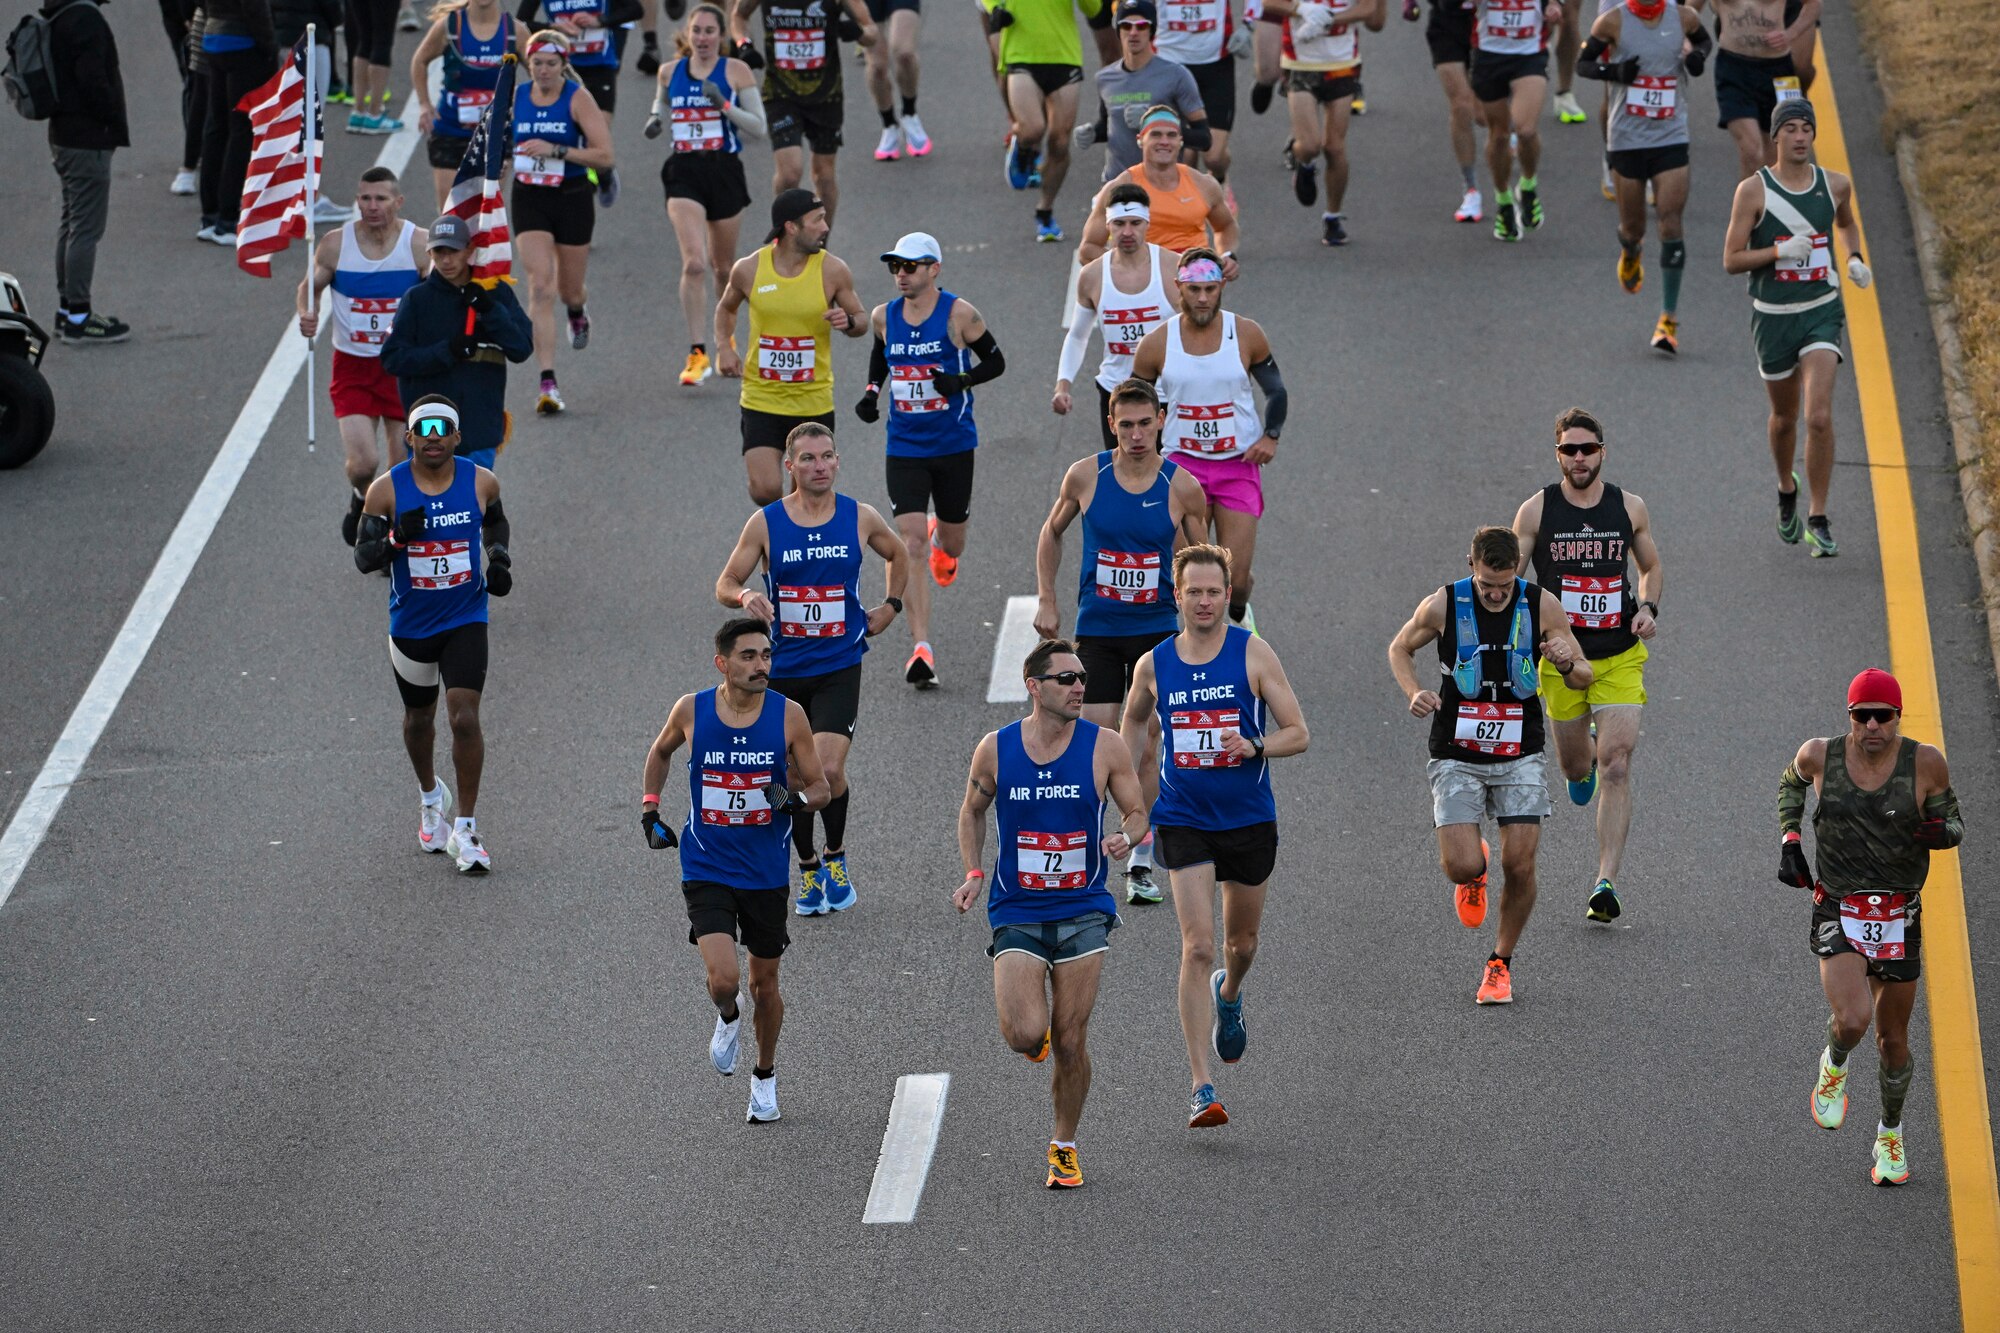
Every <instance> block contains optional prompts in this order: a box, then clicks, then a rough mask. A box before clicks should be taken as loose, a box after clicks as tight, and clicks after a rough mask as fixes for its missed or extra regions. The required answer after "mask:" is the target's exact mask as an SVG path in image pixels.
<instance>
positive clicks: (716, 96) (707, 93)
mask: <svg viewBox="0 0 2000 1333" xmlns="http://www.w3.org/2000/svg"><path fill="white" fill-rule="evenodd" d="M701 95H702V96H703V97H706V98H707V99H708V101H709V105H711V106H713V107H715V108H716V109H717V110H726V109H727V108H728V106H729V94H728V93H727V92H725V91H724V90H723V87H722V85H721V84H719V83H717V82H716V81H715V80H714V79H703V80H702V81H701Z"/></svg>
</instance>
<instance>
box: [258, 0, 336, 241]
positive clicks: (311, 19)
mask: <svg viewBox="0 0 2000 1333" xmlns="http://www.w3.org/2000/svg"><path fill="white" fill-rule="evenodd" d="M346 8H347V7H346V5H344V4H343V3H341V0H271V29H272V31H273V32H275V33H276V34H277V37H278V49H279V50H280V51H289V50H291V49H292V48H293V47H294V46H296V45H298V41H299V38H301V37H303V36H305V35H306V25H307V24H312V23H316V24H318V25H319V26H318V27H317V28H315V29H314V30H313V49H312V62H313V73H312V78H313V91H314V92H315V93H317V94H318V95H319V109H320V113H321V114H322V115H324V114H325V112H326V94H327V88H328V84H329V81H330V80H331V79H332V78H333V34H334V29H336V28H338V27H339V26H340V21H341V19H342V17H343V16H344V15H345V12H346ZM312 220H313V221H314V222H315V223H317V224H320V225H329V224H330V225H333V226H339V225H340V224H341V223H343V222H352V221H353V220H354V210H353V209H351V208H348V207H346V206H345V205H342V204H337V203H335V202H334V201H333V200H331V199H329V198H327V197H326V196H325V195H321V196H319V198H317V199H315V200H313V216H312Z"/></svg>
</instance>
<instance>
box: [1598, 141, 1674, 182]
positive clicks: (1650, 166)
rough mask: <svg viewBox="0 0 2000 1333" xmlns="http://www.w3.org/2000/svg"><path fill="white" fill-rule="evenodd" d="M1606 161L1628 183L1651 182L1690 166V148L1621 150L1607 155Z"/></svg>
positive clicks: (1666, 146)
mask: <svg viewBox="0 0 2000 1333" xmlns="http://www.w3.org/2000/svg"><path fill="white" fill-rule="evenodd" d="M1604 160H1605V162H1606V163H1608V164H1609V165H1610V167H1611V170H1612V171H1613V172H1614V173H1615V174H1617V175H1620V176H1623V177H1624V178H1625V179H1626V180H1628V181H1649V180H1651V179H1653V177H1655V176H1659V175H1663V174H1665V173H1666V172H1669V171H1672V170H1674V169H1675V168H1676V167H1684V166H1686V165H1687V164H1688V146H1687V145H1686V144H1684V143H1670V144H1660V145H1658V146H1656V147H1652V148H1620V149H1618V150H1617V151H1615V152H1610V153H1606V154H1605V155H1604Z"/></svg>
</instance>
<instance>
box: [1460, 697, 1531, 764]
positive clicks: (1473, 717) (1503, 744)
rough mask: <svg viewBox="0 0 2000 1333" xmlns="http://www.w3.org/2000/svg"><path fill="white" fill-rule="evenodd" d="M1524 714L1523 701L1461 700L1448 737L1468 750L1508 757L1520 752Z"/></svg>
mask: <svg viewBox="0 0 2000 1333" xmlns="http://www.w3.org/2000/svg"><path fill="white" fill-rule="evenodd" d="M1526 717H1527V706H1526V705H1525V704H1476V703H1462V704H1460V705H1459V706H1458V726H1457V730H1456V731H1455V732H1453V734H1452V739H1453V740H1454V741H1455V742H1457V743H1458V744H1459V745H1462V746H1464V747H1465V748H1466V749H1468V750H1477V751H1478V752H1479V753H1480V754H1494V755H1504V756H1506V757H1507V758H1510V759H1511V758H1514V757H1515V756H1517V755H1519V754H1520V753H1521V726H1522V723H1523V721H1524V720H1525V719H1526Z"/></svg>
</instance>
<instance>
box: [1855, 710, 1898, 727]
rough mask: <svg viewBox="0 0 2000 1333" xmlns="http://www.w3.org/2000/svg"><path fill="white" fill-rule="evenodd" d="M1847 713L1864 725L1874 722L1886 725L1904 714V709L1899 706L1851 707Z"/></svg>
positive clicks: (1878, 724)
mask: <svg viewBox="0 0 2000 1333" xmlns="http://www.w3.org/2000/svg"><path fill="white" fill-rule="evenodd" d="M1847 715H1848V716H1849V717H1851V718H1853V719H1854V720H1855V721H1856V722H1859V723H1861V724H1863V725H1864V726H1865V725H1867V724H1868V723H1870V722H1873V723H1875V724H1876V725H1877V726H1882V727H1886V726H1888V725H1889V724H1890V723H1891V722H1894V721H1895V720H1896V719H1897V718H1898V717H1901V716H1902V710H1901V709H1897V708H1850V709H1848V710H1847Z"/></svg>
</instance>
